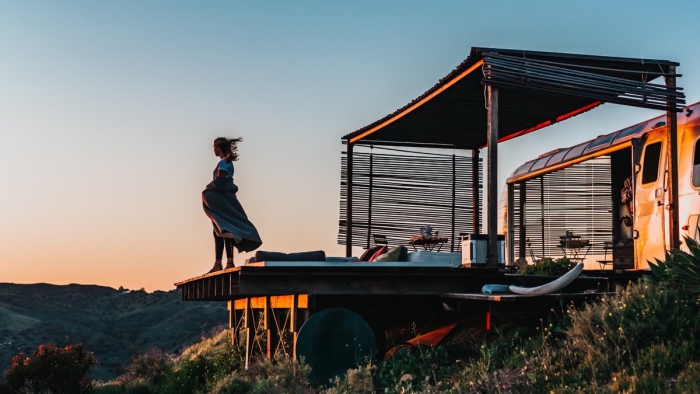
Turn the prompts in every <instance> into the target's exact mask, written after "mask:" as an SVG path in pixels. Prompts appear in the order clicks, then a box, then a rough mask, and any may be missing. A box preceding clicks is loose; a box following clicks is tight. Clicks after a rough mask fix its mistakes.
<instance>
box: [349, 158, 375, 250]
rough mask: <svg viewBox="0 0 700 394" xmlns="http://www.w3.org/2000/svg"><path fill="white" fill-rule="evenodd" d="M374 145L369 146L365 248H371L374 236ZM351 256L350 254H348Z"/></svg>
mask: <svg viewBox="0 0 700 394" xmlns="http://www.w3.org/2000/svg"><path fill="white" fill-rule="evenodd" d="M372 150H373V149H372V147H371V146H370V148H369V198H368V201H367V246H366V247H365V249H369V239H370V238H371V237H372V186H374V166H373V162H372V161H373V160H372V158H373V156H374V155H373V154H372ZM348 257H350V256H348Z"/></svg>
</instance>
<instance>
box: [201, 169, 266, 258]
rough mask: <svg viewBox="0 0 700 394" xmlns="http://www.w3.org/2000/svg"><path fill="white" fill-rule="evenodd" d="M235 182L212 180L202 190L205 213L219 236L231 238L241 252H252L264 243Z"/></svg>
mask: <svg viewBox="0 0 700 394" xmlns="http://www.w3.org/2000/svg"><path fill="white" fill-rule="evenodd" d="M237 192H238V186H236V185H235V184H234V183H233V182H231V181H228V182H216V183H215V182H210V183H209V184H208V185H207V186H206V188H205V189H204V191H203V192H202V204H203V207H204V213H206V215H207V217H209V219H211V221H212V223H214V231H215V232H216V235H217V236H218V237H222V238H231V239H233V240H234V241H235V242H236V248H237V249H238V251H239V252H250V251H253V250H255V249H257V248H259V247H260V245H262V240H261V239H260V235H259V234H258V230H257V229H256V228H255V226H254V225H253V223H251V222H250V220H248V216H246V214H245V211H244V210H243V206H241V203H240V202H239V201H238V198H237V197H236V193H237Z"/></svg>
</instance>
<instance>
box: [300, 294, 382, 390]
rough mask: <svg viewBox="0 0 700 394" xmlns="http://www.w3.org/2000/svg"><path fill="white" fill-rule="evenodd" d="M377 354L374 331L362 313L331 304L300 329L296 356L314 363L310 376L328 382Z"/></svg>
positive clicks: (312, 379) (320, 383)
mask: <svg viewBox="0 0 700 394" xmlns="http://www.w3.org/2000/svg"><path fill="white" fill-rule="evenodd" d="M376 354H377V342H376V340H375V338H374V332H373V331H372V328H371V327H370V326H369V324H367V322H366V321H365V320H364V319H363V318H362V317H360V315H358V314H356V313H354V312H351V311H349V310H347V309H341V308H330V309H325V310H323V311H321V312H318V313H316V314H314V315H312V316H311V317H310V318H309V319H308V320H307V321H306V323H304V325H303V326H302V327H301V329H300V330H299V335H298V337H297V346H296V357H297V359H301V358H302V357H303V358H304V361H305V362H306V364H308V365H309V366H310V367H311V373H310V375H309V380H310V381H311V382H313V383H315V384H318V385H325V384H327V383H329V382H330V381H331V380H332V379H334V378H335V377H336V376H342V375H344V374H345V373H346V372H347V370H348V369H352V368H357V366H358V365H360V364H364V363H366V362H367V360H369V359H373V358H374V357H375V356H376Z"/></svg>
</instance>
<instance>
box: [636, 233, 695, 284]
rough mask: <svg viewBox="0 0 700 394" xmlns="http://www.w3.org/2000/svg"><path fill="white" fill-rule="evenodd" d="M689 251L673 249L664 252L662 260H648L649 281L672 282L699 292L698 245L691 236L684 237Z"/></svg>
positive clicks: (647, 278)
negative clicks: (650, 274)
mask: <svg viewBox="0 0 700 394" xmlns="http://www.w3.org/2000/svg"><path fill="white" fill-rule="evenodd" d="M685 244H686V246H687V247H688V250H689V251H690V253H687V252H684V251H682V250H678V249H674V250H671V251H667V252H666V256H665V259H664V260H663V261H661V260H659V259H656V264H654V263H652V262H649V268H651V272H652V274H653V276H647V277H646V280H647V282H650V283H660V282H666V283H672V284H675V285H677V286H680V287H683V288H685V289H687V290H688V291H691V292H693V293H700V245H699V244H698V242H697V241H695V240H694V239H692V238H688V237H685Z"/></svg>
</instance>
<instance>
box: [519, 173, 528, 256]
mask: <svg viewBox="0 0 700 394" xmlns="http://www.w3.org/2000/svg"><path fill="white" fill-rule="evenodd" d="M519 200H520V201H519V202H518V203H519V204H520V217H518V222H519V223H518V226H519V227H520V235H519V238H518V243H519V244H520V245H519V246H518V249H519V251H518V252H519V253H518V257H521V258H523V259H524V258H525V248H526V247H527V244H526V240H527V228H526V227H525V223H526V222H525V215H526V214H527V213H526V212H525V202H526V201H527V181H522V182H520V198H519Z"/></svg>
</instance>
